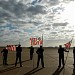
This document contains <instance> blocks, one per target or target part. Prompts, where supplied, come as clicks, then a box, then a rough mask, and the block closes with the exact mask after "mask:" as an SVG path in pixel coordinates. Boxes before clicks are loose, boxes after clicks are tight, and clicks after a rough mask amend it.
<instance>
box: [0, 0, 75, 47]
mask: <svg viewBox="0 0 75 75" xmlns="http://www.w3.org/2000/svg"><path fill="white" fill-rule="evenodd" d="M10 5H11V6H10ZM68 7H69V9H68ZM73 7H74V2H72V1H71V0H68V1H67V0H7V1H6V0H1V1H0V11H1V12H0V32H1V33H0V41H1V42H2V41H3V42H7V43H13V44H14V42H15V43H18V42H19V41H20V42H21V44H22V45H23V46H28V45H29V46H30V44H29V38H30V37H39V36H42V34H43V35H44V46H53V45H55V46H56V45H58V44H60V43H65V41H64V40H65V39H66V40H70V39H71V38H72V36H73V34H74V32H75V30H74V24H75V23H74V20H75V19H74V18H73V16H74V13H72V12H69V11H70V10H71V11H73V9H71V8H73ZM70 13H71V15H70V16H69V14H70ZM66 14H68V16H67V15H66ZM71 18H72V19H71ZM72 20H73V21H72ZM58 40H59V41H58ZM24 43H25V44H24ZM56 43H57V44H56Z"/></svg>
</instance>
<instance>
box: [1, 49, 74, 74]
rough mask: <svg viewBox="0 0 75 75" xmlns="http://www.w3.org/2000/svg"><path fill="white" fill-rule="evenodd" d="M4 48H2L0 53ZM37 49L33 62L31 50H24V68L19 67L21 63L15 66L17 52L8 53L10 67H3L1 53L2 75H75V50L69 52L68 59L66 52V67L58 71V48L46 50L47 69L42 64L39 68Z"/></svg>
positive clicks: (45, 62) (45, 63)
mask: <svg viewBox="0 0 75 75" xmlns="http://www.w3.org/2000/svg"><path fill="white" fill-rule="evenodd" d="M2 49H3V48H0V51H1V50H2ZM36 50H37V49H36V48H35V50H34V57H33V60H30V58H29V57H30V56H29V49H28V48H23V51H22V65H23V67H19V63H18V64H17V67H15V66H14V63H15V55H16V53H15V51H9V52H8V65H7V66H3V64H2V55H1V53H0V75H75V71H74V68H73V49H70V50H69V53H68V57H67V53H66V52H65V60H66V57H67V60H66V64H65V67H64V68H63V67H61V68H60V69H58V62H59V59H58V58H59V56H58V48H44V65H45V68H42V67H41V63H40V65H39V68H36V66H37V54H36Z"/></svg>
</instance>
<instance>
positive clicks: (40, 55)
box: [36, 46, 44, 68]
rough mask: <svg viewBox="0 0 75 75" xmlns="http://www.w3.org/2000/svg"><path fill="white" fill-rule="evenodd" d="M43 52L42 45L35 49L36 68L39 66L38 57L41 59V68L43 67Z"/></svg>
mask: <svg viewBox="0 0 75 75" xmlns="http://www.w3.org/2000/svg"><path fill="white" fill-rule="evenodd" d="M43 52H44V49H43V47H42V46H40V48H38V49H37V51H36V53H37V54H38V60H37V68H38V67H39V62H40V59H41V64H42V68H44V60H43Z"/></svg>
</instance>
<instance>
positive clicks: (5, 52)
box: [1, 48, 8, 65]
mask: <svg viewBox="0 0 75 75" xmlns="http://www.w3.org/2000/svg"><path fill="white" fill-rule="evenodd" d="M1 53H3V65H8V64H7V56H8V50H7V49H6V48H4V49H3V50H2V51H1Z"/></svg>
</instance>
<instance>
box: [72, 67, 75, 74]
mask: <svg viewBox="0 0 75 75" xmlns="http://www.w3.org/2000/svg"><path fill="white" fill-rule="evenodd" d="M72 75H75V66H74V68H73V74H72Z"/></svg>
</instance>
